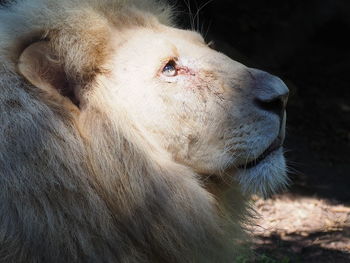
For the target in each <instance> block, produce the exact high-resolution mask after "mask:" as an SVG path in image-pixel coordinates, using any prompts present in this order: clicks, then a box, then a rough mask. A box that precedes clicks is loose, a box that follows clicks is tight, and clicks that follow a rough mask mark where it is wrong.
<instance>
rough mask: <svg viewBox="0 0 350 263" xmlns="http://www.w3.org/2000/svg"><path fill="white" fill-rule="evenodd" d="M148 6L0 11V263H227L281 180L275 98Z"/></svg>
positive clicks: (49, 3) (282, 100)
mask: <svg viewBox="0 0 350 263" xmlns="http://www.w3.org/2000/svg"><path fill="white" fill-rule="evenodd" d="M171 13H172V12H171V9H170V8H169V7H167V6H166V5H164V4H161V3H159V2H157V1H153V0H85V1H84V0H59V1H55V0H23V1H18V2H17V3H14V4H12V6H11V7H8V8H3V9H1V10H0V59H1V66H0V204H1V209H0V262H128V263H129V262H230V261H231V260H233V259H234V258H235V256H236V255H237V254H238V253H239V250H238V246H237V244H238V243H239V242H237V240H239V239H241V238H242V235H243V231H242V227H241V224H242V223H245V222H246V220H247V219H245V218H246V217H245V216H246V214H247V212H246V204H245V198H244V195H242V194H241V193H242V192H245V193H252V192H259V193H262V194H266V193H268V192H271V191H274V190H275V189H276V188H278V187H280V186H283V185H284V184H285V182H286V172H285V170H286V166H285V160H284V157H283V150H282V143H283V140H284V129H285V106H286V102H287V97H288V89H287V87H286V86H285V85H284V84H283V82H282V81H281V80H280V79H278V78H276V77H274V76H271V75H269V74H268V73H265V72H262V71H258V70H255V69H250V68H247V67H245V66H244V65H242V64H240V63H238V62H235V61H233V60H231V59H230V58H228V57H227V56H225V55H224V54H221V53H219V52H217V51H215V50H212V49H210V48H209V47H208V45H207V44H206V43H205V41H204V40H203V38H202V37H201V36H200V35H199V34H198V33H196V32H192V31H187V30H181V29H178V28H176V27H174V25H173V23H172V22H171Z"/></svg>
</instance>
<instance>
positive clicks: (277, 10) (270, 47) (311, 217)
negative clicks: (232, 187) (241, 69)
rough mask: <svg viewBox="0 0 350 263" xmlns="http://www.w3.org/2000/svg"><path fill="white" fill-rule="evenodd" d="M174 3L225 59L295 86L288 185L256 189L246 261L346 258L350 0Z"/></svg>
mask: <svg viewBox="0 0 350 263" xmlns="http://www.w3.org/2000/svg"><path fill="white" fill-rule="evenodd" d="M171 3H173V4H175V5H176V7H177V11H178V12H177V13H178V15H179V17H178V22H179V24H180V25H181V26H183V27H184V28H194V29H195V30H197V31H199V32H201V33H202V34H203V35H205V38H206V41H207V42H209V41H213V42H214V47H215V49H217V50H219V51H222V52H224V53H226V54H228V55H229V56H230V57H231V58H233V59H235V60H237V61H240V62H242V63H244V64H246V65H248V66H251V67H256V68H259V69H263V70H265V71H268V72H270V73H272V74H275V75H277V76H279V77H281V78H282V79H283V80H284V81H285V82H286V83H287V85H288V86H289V88H290V91H291V94H290V100H289V105H288V110H287V113H288V128H287V140H286V151H287V152H286V155H287V158H288V160H289V166H290V177H291V179H292V183H291V186H290V188H289V189H288V191H287V192H285V193H281V194H278V195H275V196H273V197H271V198H270V199H267V200H261V199H259V198H255V202H256V206H257V210H258V211H259V212H260V213H261V214H262V219H260V220H258V222H257V226H256V227H255V228H254V230H253V232H254V235H255V237H256V239H255V245H254V248H255V257H254V258H253V259H250V260H251V261H254V262H350V254H349V253H350V1H348V0H307V1H297V0H283V1H281V0H265V1H262V0H213V1H210V0H209V1H208V0H177V1H171ZM244 260H248V259H243V261H244ZM244 262H247V261H244ZM248 262H250V261H248Z"/></svg>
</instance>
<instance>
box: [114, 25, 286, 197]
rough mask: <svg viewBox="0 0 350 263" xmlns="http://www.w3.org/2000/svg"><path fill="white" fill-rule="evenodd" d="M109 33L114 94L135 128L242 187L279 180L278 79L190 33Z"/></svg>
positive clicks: (282, 101) (199, 168) (281, 88)
mask: <svg viewBox="0 0 350 263" xmlns="http://www.w3.org/2000/svg"><path fill="white" fill-rule="evenodd" d="M115 34H116V35H117V36H118V37H117V39H118V40H116V41H115V44H114V45H115V47H116V50H115V52H114V56H113V58H112V59H111V61H110V63H111V67H112V68H113V70H112V72H111V74H110V76H109V78H110V80H111V81H112V83H113V89H112V93H113V97H114V98H115V104H116V105H118V107H119V106H121V107H125V108H126V109H127V112H128V113H129V114H130V117H131V118H132V120H133V121H134V123H135V125H136V126H137V127H138V129H139V130H140V131H141V132H142V133H145V134H147V137H148V138H152V140H154V141H156V142H157V144H158V145H159V146H160V147H162V148H163V149H166V151H168V152H169V153H170V154H171V156H172V158H173V159H174V160H175V161H177V162H178V163H181V164H184V165H186V166H188V167H190V168H192V169H193V170H194V171H196V172H198V173H200V174H207V175H223V174H228V173H229V174H230V175H233V176H236V177H237V178H238V179H239V180H240V181H241V183H242V185H243V187H244V188H245V190H248V191H250V190H252V191H255V192H256V191H258V192H266V191H269V190H273V189H274V188H275V186H277V185H280V184H281V183H283V182H284V181H285V177H286V175H285V173H286V172H285V170H286V165H285V160H284V157H283V150H282V143H283V140H284V129H285V106H286V102H287V97H288V89H287V87H286V86H285V85H284V83H283V82H282V81H281V80H280V79H278V78H277V77H274V76H271V75H269V74H267V73H265V72H262V71H258V70H254V69H250V68H247V67H245V66H244V65H242V64H240V63H238V62H236V61H233V60H231V59H230V58H228V57H227V56H225V55H224V54H221V53H219V52H217V51H215V50H213V49H211V48H209V47H208V46H207V44H206V43H205V42H204V40H203V38H202V37H201V36H200V35H199V34H197V33H194V32H190V31H184V30H179V29H174V28H170V27H165V26H159V27H157V28H155V29H140V28H137V29H128V30H127V31H125V32H116V33H115ZM120 35H122V36H123V37H122V40H121V38H120Z"/></svg>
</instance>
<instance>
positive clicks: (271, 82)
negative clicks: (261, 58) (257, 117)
mask: <svg viewBox="0 0 350 263" xmlns="http://www.w3.org/2000/svg"><path fill="white" fill-rule="evenodd" d="M249 71H250V73H251V76H252V78H253V79H254V81H255V85H254V88H255V89H254V102H255V104H256V106H257V107H258V108H260V109H261V110H264V111H268V112H271V113H275V114H277V115H278V116H279V117H280V118H282V116H283V114H284V111H285V109H286V106H287V101H288V95H289V90H288V88H287V86H286V85H285V84H284V82H283V81H282V80H281V79H280V78H278V77H275V76H273V75H271V74H269V73H266V72H264V71H260V70H256V69H250V70H249Z"/></svg>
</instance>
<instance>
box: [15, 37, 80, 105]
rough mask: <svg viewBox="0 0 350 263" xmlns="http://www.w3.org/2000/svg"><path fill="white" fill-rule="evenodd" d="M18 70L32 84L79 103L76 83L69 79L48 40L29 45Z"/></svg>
mask: <svg viewBox="0 0 350 263" xmlns="http://www.w3.org/2000/svg"><path fill="white" fill-rule="evenodd" d="M18 70H19V72H20V73H21V74H22V75H23V76H24V77H25V78H26V79H27V80H28V81H29V82H30V83H31V84H32V85H34V86H36V87H38V88H40V89H42V90H45V91H47V92H49V93H51V94H52V93H54V94H56V95H58V94H60V95H61V96H65V97H68V98H69V99H70V100H71V101H72V102H73V103H74V104H76V105H78V104H79V99H78V98H77V96H76V94H77V93H76V91H75V90H74V85H73V84H72V83H70V82H69V81H68V78H67V74H66V73H65V71H64V67H63V64H62V63H61V62H60V61H59V60H58V59H57V56H56V55H55V54H54V53H53V52H52V50H51V48H50V45H49V42H48V41H39V42H36V43H33V44H31V45H30V46H29V47H27V48H26V49H25V50H24V51H23V52H22V54H21V56H20V58H19V63H18Z"/></svg>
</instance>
